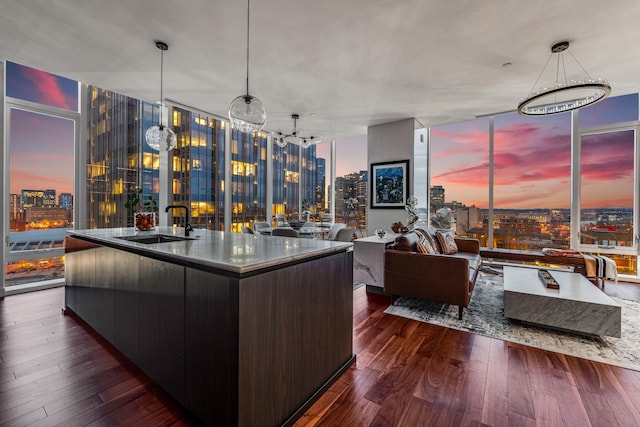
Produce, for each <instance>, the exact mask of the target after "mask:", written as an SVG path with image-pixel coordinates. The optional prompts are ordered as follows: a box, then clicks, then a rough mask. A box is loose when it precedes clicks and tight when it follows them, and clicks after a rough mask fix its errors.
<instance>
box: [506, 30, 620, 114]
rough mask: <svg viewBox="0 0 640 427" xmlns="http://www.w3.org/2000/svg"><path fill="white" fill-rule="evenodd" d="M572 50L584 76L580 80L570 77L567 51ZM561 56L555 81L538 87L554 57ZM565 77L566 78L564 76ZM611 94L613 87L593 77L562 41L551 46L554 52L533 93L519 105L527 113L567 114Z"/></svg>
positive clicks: (558, 59) (523, 112)
mask: <svg viewBox="0 0 640 427" xmlns="http://www.w3.org/2000/svg"><path fill="white" fill-rule="evenodd" d="M565 51H566V52H567V53H569V55H571V57H572V58H573V60H574V61H575V62H576V63H577V64H578V66H579V67H580V69H581V70H582V72H583V73H584V76H583V77H582V78H580V79H573V80H568V79H567V70H566V68H565V62H564V52H565ZM554 54H555V55H557V56H558V57H557V63H556V80H555V82H554V83H552V84H548V85H547V86H545V87H541V88H539V89H538V90H536V89H535V87H536V85H537V84H538V82H539V81H540V77H542V74H543V73H544V70H545V68H546V67H547V65H548V64H549V61H550V60H551V57H552V56H553V55H554ZM561 74H562V76H564V78H562V77H561ZM609 94H611V86H610V85H609V83H608V82H607V81H606V80H604V79H593V78H591V76H590V75H589V74H588V73H587V71H586V70H585V69H584V67H583V66H582V64H580V62H578V60H577V59H576V57H575V56H573V54H572V53H571V52H570V51H569V42H568V41H562V42H559V43H556V44H554V45H553V46H551V55H550V56H549V59H547V62H546V63H545V64H544V67H543V68H542V71H541V72H540V75H539V76H538V80H536V82H535V83H534V84H533V87H532V88H531V92H529V95H528V96H527V97H526V98H525V99H523V100H522V101H521V102H520V104H518V113H520V114H522V115H525V116H546V115H550V114H557V113H564V112H566V111H571V110H575V109H578V108H582V107H586V106H588V105H592V104H595V103H596V102H599V101H602V100H603V99H605V98H606V97H607V96H609Z"/></svg>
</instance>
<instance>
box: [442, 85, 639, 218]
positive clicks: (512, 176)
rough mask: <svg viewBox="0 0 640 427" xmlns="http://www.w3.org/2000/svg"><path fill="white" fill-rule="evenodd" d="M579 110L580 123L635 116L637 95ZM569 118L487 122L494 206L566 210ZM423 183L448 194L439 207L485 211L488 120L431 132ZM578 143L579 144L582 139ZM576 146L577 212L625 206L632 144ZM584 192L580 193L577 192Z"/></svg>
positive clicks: (605, 141)
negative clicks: (579, 151)
mask: <svg viewBox="0 0 640 427" xmlns="http://www.w3.org/2000/svg"><path fill="white" fill-rule="evenodd" d="M611 101H612V100H611V99H609V100H605V101H603V102H601V103H600V104H598V105H596V106H593V107H588V108H584V109H582V110H581V111H580V125H581V126H583V127H589V126H596V125H599V124H605V123H615V122H619V121H625V120H626V121H631V120H637V118H638V95H637V94H633V95H627V96H623V97H618V98H616V99H614V100H613V101H614V102H615V103H616V105H615V108H614V105H613V102H611ZM570 129H571V117H570V114H568V113H567V114H560V115H554V116H548V117H523V116H520V115H518V114H517V113H512V114H505V115H500V116H497V117H496V118H495V121H494V171H495V176H494V207H495V208H507V209H534V208H548V209H553V208H568V207H569V206H570V205H571V195H570V192H571V188H570V180H571V135H570ZM430 134H431V169H432V170H431V185H432V186H433V185H442V186H443V187H445V188H448V191H447V196H446V197H447V201H452V200H456V201H458V202H462V203H465V204H466V205H469V206H472V205H475V206H478V207H483V208H486V207H488V198H489V194H488V185H489V119H488V118H484V119H477V120H473V121H469V122H464V123H455V124H450V125H444V126H437V127H434V128H432V129H431V132H430ZM583 139H584V138H583ZM588 140H589V144H588V147H587V143H585V141H583V145H585V147H587V148H586V149H585V147H583V156H582V172H581V176H582V181H583V184H582V187H583V188H582V193H583V200H582V202H583V204H582V208H593V207H632V206H633V161H634V159H633V156H634V154H633V153H634V151H633V144H629V141H628V140H625V139H624V138H620V137H619V135H616V134H614V135H612V134H610V133H607V134H600V135H593V136H590V137H589V138H588ZM585 187H586V188H585Z"/></svg>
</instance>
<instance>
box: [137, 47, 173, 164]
mask: <svg viewBox="0 0 640 427" xmlns="http://www.w3.org/2000/svg"><path fill="white" fill-rule="evenodd" d="M156 47H157V48H158V49H160V120H159V122H160V123H159V125H158V126H151V127H150V128H149V129H147V132H146V133H145V135H144V137H145V140H146V141H147V145H148V146H149V147H151V148H153V149H154V150H158V151H160V150H163V151H169V150H172V149H173V147H175V146H176V133H175V132H174V131H172V130H171V129H170V128H168V127H166V126H165V125H164V124H163V123H162V118H163V117H164V98H163V97H162V77H163V75H162V73H163V65H164V62H163V61H164V51H165V50H167V49H169V46H168V45H167V44H166V43H165V42H161V41H157V42H156Z"/></svg>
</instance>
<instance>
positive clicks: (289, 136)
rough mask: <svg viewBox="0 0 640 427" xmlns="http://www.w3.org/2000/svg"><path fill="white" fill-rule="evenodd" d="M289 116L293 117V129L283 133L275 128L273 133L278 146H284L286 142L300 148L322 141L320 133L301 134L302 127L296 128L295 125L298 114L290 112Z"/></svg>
mask: <svg viewBox="0 0 640 427" xmlns="http://www.w3.org/2000/svg"><path fill="white" fill-rule="evenodd" d="M291 118H292V119H293V130H292V131H291V132H289V133H285V132H282V131H280V130H277V131H275V132H274V133H273V137H274V138H275V141H276V144H278V147H283V148H284V147H286V146H287V144H296V145H299V146H301V147H302V148H309V147H310V146H311V145H312V144H317V143H319V142H322V135H320V134H317V135H309V136H303V135H302V129H298V126H297V122H298V119H299V118H300V116H299V115H298V114H292V115H291Z"/></svg>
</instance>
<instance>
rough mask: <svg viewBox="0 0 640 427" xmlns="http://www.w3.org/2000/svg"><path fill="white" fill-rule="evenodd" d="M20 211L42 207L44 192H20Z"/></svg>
mask: <svg viewBox="0 0 640 427" xmlns="http://www.w3.org/2000/svg"><path fill="white" fill-rule="evenodd" d="M21 198H22V209H26V208H31V207H36V208H41V207H43V206H44V191H42V190H22V191H21Z"/></svg>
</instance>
